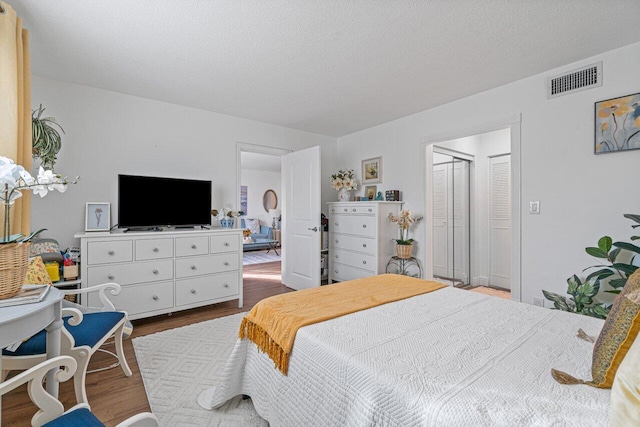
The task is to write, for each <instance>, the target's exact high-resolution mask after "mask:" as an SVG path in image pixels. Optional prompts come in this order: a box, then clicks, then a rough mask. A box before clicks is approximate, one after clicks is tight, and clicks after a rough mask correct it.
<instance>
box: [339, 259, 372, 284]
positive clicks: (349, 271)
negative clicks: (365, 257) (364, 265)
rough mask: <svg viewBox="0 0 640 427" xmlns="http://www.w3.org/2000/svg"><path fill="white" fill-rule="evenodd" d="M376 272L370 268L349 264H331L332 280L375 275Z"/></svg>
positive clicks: (341, 280) (340, 280) (342, 280)
mask: <svg viewBox="0 0 640 427" xmlns="http://www.w3.org/2000/svg"><path fill="white" fill-rule="evenodd" d="M374 275H375V272H373V271H370V270H362V269H360V268H355V267H351V266H349V265H344V264H338V263H335V262H332V264H331V280H334V281H338V282H344V281H346V280H353V279H359V278H361V277H369V276H374Z"/></svg>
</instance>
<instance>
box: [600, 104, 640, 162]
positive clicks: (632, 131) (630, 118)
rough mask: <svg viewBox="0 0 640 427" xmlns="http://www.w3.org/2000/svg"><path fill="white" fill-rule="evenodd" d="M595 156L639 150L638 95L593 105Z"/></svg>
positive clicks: (639, 120)
mask: <svg viewBox="0 0 640 427" xmlns="http://www.w3.org/2000/svg"><path fill="white" fill-rule="evenodd" d="M594 139H595V147H594V153H595V154H602V153H614V152H616V151H627V150H638V149H640V93H635V94H633V95H626V96H621V97H619V98H612V99H607V100H604V101H599V102H596V103H595V138H594Z"/></svg>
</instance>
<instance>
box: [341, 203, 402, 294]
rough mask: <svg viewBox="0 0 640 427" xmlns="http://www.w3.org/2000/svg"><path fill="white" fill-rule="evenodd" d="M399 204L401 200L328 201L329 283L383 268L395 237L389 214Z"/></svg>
mask: <svg viewBox="0 0 640 427" xmlns="http://www.w3.org/2000/svg"><path fill="white" fill-rule="evenodd" d="M401 207H402V202H381V201H380V202H377V201H370V202H332V203H329V283H332V282H341V281H345V280H351V279H357V278H360V277H366V276H373V275H376V274H381V273H384V272H385V266H386V265H387V262H388V261H389V258H391V257H392V256H393V255H395V252H394V251H395V243H394V242H393V239H397V238H398V227H397V226H396V225H394V224H392V223H391V222H390V221H389V214H390V213H394V214H398V212H400V208H401Z"/></svg>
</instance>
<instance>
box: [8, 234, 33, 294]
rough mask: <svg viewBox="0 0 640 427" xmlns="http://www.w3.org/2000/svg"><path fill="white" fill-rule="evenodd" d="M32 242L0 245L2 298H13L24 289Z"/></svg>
mask: <svg viewBox="0 0 640 427" xmlns="http://www.w3.org/2000/svg"><path fill="white" fill-rule="evenodd" d="M30 245H31V243H9V244H6V245H0V299H5V298H11V297H12V296H14V295H15V294H17V293H18V292H20V290H21V289H22V285H23V284H24V276H25V274H27V267H28V266H29V246H30Z"/></svg>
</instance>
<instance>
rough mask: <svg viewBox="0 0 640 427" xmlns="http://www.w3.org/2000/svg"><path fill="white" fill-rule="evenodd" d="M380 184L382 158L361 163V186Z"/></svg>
mask: <svg viewBox="0 0 640 427" xmlns="http://www.w3.org/2000/svg"><path fill="white" fill-rule="evenodd" d="M378 182H382V156H379V157H373V158H371V159H366V160H363V161H362V184H376V183H378Z"/></svg>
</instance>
